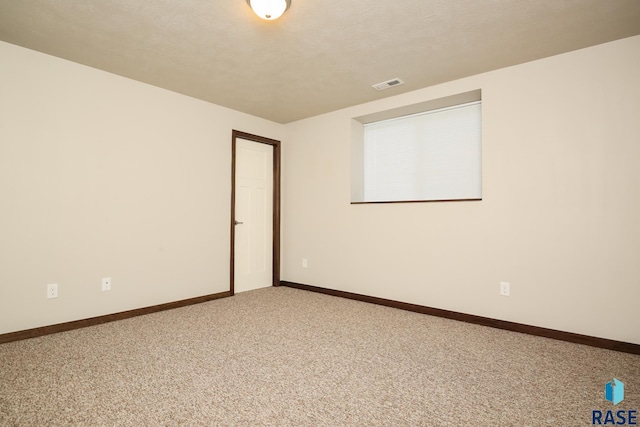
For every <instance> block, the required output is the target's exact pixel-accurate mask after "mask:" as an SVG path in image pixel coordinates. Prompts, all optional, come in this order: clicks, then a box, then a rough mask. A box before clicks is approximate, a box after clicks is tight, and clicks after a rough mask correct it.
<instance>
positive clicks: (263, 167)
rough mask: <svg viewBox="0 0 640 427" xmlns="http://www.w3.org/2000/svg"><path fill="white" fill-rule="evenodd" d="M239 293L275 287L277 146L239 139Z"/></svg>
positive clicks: (236, 262) (236, 255)
mask: <svg viewBox="0 0 640 427" xmlns="http://www.w3.org/2000/svg"><path fill="white" fill-rule="evenodd" d="M235 185H236V199H235V200H236V202H235V220H236V221H237V222H238V224H237V225H236V226H235V243H234V248H235V249H234V252H235V253H234V272H235V274H234V282H235V284H234V288H235V292H243V291H248V290H252V289H258V288H263V287H267V286H271V284H272V277H273V276H272V268H273V267H272V265H273V253H272V247H273V246H272V245H273V236H272V218H273V147H272V146H271V145H269V144H261V143H258V142H253V141H249V140H245V139H240V138H237V139H236V182H235Z"/></svg>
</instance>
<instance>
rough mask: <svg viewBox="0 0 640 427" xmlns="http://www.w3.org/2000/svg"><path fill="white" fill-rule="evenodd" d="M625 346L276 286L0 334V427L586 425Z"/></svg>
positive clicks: (620, 372)
mask: <svg viewBox="0 0 640 427" xmlns="http://www.w3.org/2000/svg"><path fill="white" fill-rule="evenodd" d="M614 377H615V378H618V379H619V380H621V381H622V382H624V383H625V400H624V401H623V402H621V403H619V404H618V405H616V406H615V410H616V411H618V410H622V409H636V410H638V409H640V356H638V355H632V354H625V353H620V352H615V351H610V350H603V349H598V348H592V347H588V346H583V345H578V344H571V343H566V342H561V341H555V340H551V339H546V338H540V337H534V336H529V335H524V334H519V333H515V332H508V331H502V330H498V329H493V328H488V327H483V326H477V325H472V324H467V323H462V322H457V321H453V320H448V319H442V318H438V317H432V316H427V315H423V314H418V313H412V312H406V311H402V310H397V309H393V308H389V307H382V306H377V305H372V304H367V303H363V302H358V301H352V300H347V299H342V298H337V297H332V296H328V295H322V294H316V293H312V292H307V291H301V290H297V289H291V288H284V287H279V288H265V289H259V290H256V291H250V292H245V293H241V294H238V295H236V296H234V297H231V298H225V299H221V300H216V301H211V302H207V303H203V304H198V305H193V306H189V307H184V308H179V309H175V310H169V311H165V312H160V313H155V314H150V315H146V316H140V317H136V318H132V319H127V320H121V321H118V322H112V323H106V324H103V325H98V326H93V327H88V328H83V329H78V330H74V331H70V332H64V333H59V334H54V335H49V336H45V337H40V338H34V339H29V340H23V341H17V342H12V343H7V344H2V345H0V426H332V427H336V426H589V425H591V416H592V410H601V411H606V410H609V409H614V406H613V404H611V403H610V402H607V401H606V400H605V399H604V386H605V383H606V382H608V381H611V380H612V379H613V378H614Z"/></svg>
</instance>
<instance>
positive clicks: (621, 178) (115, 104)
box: [0, 37, 640, 343]
mask: <svg viewBox="0 0 640 427" xmlns="http://www.w3.org/2000/svg"><path fill="white" fill-rule="evenodd" d="M638 51H640V37H634V38H630V39H626V40H621V41H618V42H614V43H609V44H606V45H601V46H596V47H593V48H589V49H585V50H581V51H577V52H573V53H569V54H565V55H560V56H557V57H553V58H548V59H545V60H541V61H536V62H532V63H527V64H523V65H519V66H516V67H511V68H507V69H503V70H499V71H495V72H491V73H487V74H482V75H478V76H474V77H471V78H467V79H463V80H458V81H455V82H451V83H447V84H443V85H439V86H435V87H431V88H427V89H423V90H419V91H415V92H411V93H408V94H404V95H400V96H395V97H392V98H387V99H384V100H380V101H376V102H372V103H368V104H363V105H359V106H356V107H353V108H348V109H345V110H340V111H336V112H333V113H330V114H325V115H322V116H318V117H314V118H311V119H307V120H302V121H299V122H296V123H291V124H289V125H286V126H282V125H278V124H275V123H272V122H268V121H265V120H261V119H258V118H255V117H251V116H248V115H245V114H241V113H238V112H235V111H232V110H228V109H225V108H222V107H219V106H216V105H212V104H208V103H205V102H202V101H198V100H195V99H192V98H189V97H185V96H182V95H178V94H175V93H172V92H168V91H165V90H162V89H158V88H155V87H152V86H148V85H145V84H142V83H138V82H134V81H132V80H128V79H125V78H122V77H119V76H115V75H112V74H108V73H104V72H101V71H98V70H95V69H91V68H88V67H84V66H81V65H78V64H74V63H70V62H67V61H64V60H61V59H57V58H54V57H50V56H47V55H43V54H40V53H37V52H33V51H30V50H27V49H23V48H19V47H16V46H13V45H9V44H6V43H2V42H0V94H1V96H0V333H6V332H12V331H16V330H22V329H28V328H32V327H37V326H43V325H49V324H54V323H59V322H65V321H70V320H76V319H82V318H87V317H92V316H98V315H102V314H107V313H113V312H118V311H123V310H128V309H132V308H139V307H144V306H148V305H153V304H160V303H163V302H169V301H175V300H179V299H184V298H190V297H196V296H200V295H205V294H211V293H216V292H222V291H225V290H227V289H228V274H229V267H228V260H229V249H228V247H229V230H228V223H229V210H230V205H229V192H230V156H231V154H230V139H231V129H234V128H235V129H240V130H243V131H246V132H251V133H255V134H259V135H263V136H266V137H270V138H275V139H282V140H283V156H284V158H283V224H282V229H283V236H282V237H283V240H282V243H283V251H282V260H283V261H282V263H283V265H282V269H283V270H282V278H283V280H290V281H295V282H300V283H307V284H311V285H317V286H324V287H328V288H332V289H339V290H345V291H349V292H357V293H362V294H368V295H373V296H379V297H384V298H390V299H395V300H399V301H407V302H412V303H416V304H422V305H427V306H431V307H438V308H444V309H450V310H456V311H461V312H465V313H471V314H477V315H481V316H488V317H493V318H498V319H505V320H510V321H515V322H521V323H526V324H531V325H537V326H542V327H548V328H554V329H560V330H564V331H570V332H577V333H583V334H588V335H593V336H599V337H605V338H610V339H616V340H622V341H628V342H633V343H640V327H639V324H638V320H637V314H636V312H637V307H638V302H640V266H639V264H638V259H640V221H639V220H638V218H640V202H639V200H640V168H639V167H638V165H637V164H638V161H640V143H639V139H638V138H639V136H638V135H640V120H639V119H638V117H640V103H639V102H638V100H639V99H640V80H638V79H637V76H638V75H640V57H639V56H638V55H637V52H638ZM475 89H482V91H483V99H484V100H483V193H484V200H483V201H481V202H457V203H423V204H387V205H350V203H349V201H350V197H351V188H350V187H351V186H350V182H351V177H350V171H351V160H352V159H351V135H352V127H351V118H353V117H357V116H362V115H366V114H371V113H374V112H377V111H382V110H386V109H390V108H396V107H400V106H404V105H409V104H413V103H418V102H424V101H428V100H430V99H435V98H440V97H444V96H449V95H453V94H456V93H461V92H466V91H470V90H475ZM372 230H376V231H375V232H374V231H372ZM303 257H304V258H308V260H309V268H307V269H303V268H302V266H301V265H302V264H301V260H302V258H303ZM106 276H108V277H112V279H113V290H112V291H110V292H101V291H100V278H101V277H106ZM500 281H509V282H510V283H511V285H512V289H511V291H512V296H511V297H509V298H505V297H500V296H498V283H499V282H500ZM54 282H55V283H59V285H60V297H59V298H58V299H55V300H47V299H46V298H45V287H46V284H47V283H54Z"/></svg>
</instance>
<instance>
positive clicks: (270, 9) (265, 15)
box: [247, 0, 291, 21]
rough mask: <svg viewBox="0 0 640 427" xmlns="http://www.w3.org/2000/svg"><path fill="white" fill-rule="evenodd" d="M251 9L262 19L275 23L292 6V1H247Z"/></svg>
mask: <svg viewBox="0 0 640 427" xmlns="http://www.w3.org/2000/svg"><path fill="white" fill-rule="evenodd" d="M247 3H248V4H249V6H251V9H253V11H254V12H255V13H256V15H258V16H259V17H260V18H262V19H266V20H267V21H273V20H274V19H278V18H280V17H281V16H282V14H283V13H284V12H285V11H286V10H287V9H289V6H291V0H247Z"/></svg>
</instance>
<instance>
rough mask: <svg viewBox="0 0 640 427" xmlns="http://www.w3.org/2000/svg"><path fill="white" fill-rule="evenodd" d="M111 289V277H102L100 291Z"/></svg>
mask: <svg viewBox="0 0 640 427" xmlns="http://www.w3.org/2000/svg"><path fill="white" fill-rule="evenodd" d="M110 290H111V277H104V278H103V279H102V291H110Z"/></svg>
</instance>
